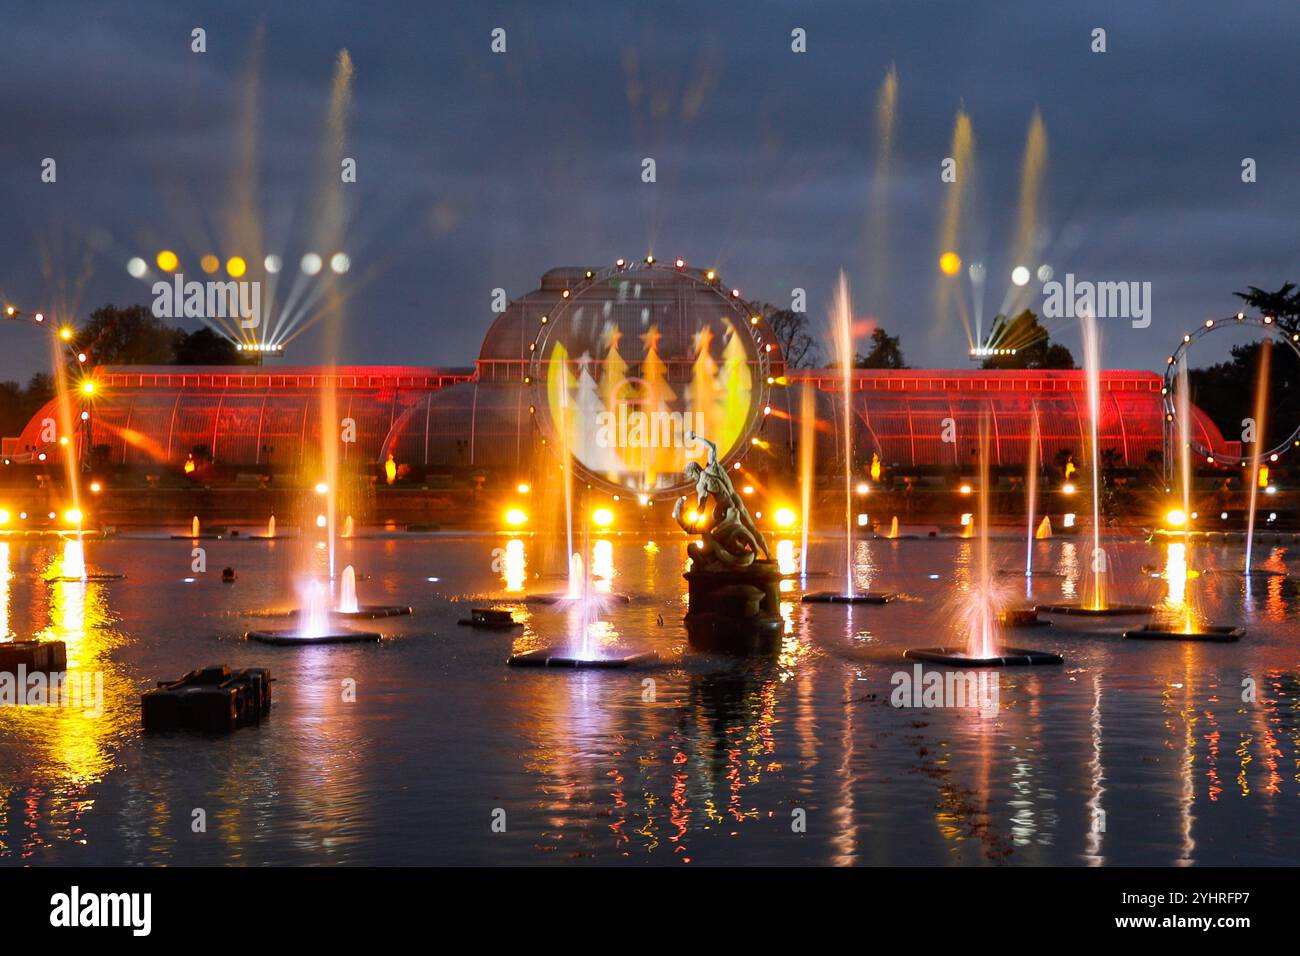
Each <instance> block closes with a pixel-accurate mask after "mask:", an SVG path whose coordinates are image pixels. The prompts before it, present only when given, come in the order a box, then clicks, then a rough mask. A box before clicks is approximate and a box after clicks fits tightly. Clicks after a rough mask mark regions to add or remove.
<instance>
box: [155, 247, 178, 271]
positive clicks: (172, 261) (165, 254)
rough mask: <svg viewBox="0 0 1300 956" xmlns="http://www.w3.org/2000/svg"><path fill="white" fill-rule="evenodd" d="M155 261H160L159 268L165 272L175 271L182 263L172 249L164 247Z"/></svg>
mask: <svg viewBox="0 0 1300 956" xmlns="http://www.w3.org/2000/svg"><path fill="white" fill-rule="evenodd" d="M154 261H155V262H156V263H158V268H159V269H161V270H162V271H163V272H175V271H176V267H177V266H178V265H180V259H178V258H177V256H176V253H174V252H172V251H171V250H170V249H163V250H162V251H161V252H159V253H158V255H157V256H156V257H154Z"/></svg>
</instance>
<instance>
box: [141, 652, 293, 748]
mask: <svg viewBox="0 0 1300 956" xmlns="http://www.w3.org/2000/svg"><path fill="white" fill-rule="evenodd" d="M270 713H271V672H270V671H269V670H267V669H266V668H265V667H250V668H248V669H247V670H241V671H235V672H233V673H232V672H231V670H230V668H229V667H227V666H226V665H225V664H218V665H215V666H212V667H203V668H200V669H198V670H194V671H190V672H189V673H188V674H186V675H185V676H184V677H182V678H180V679H179V680H175V681H159V682H158V686H157V687H156V688H154V689H153V690H147V691H145V692H144V693H143V694H141V695H140V718H141V723H143V725H144V729H145V730H146V731H158V730H199V731H203V732H206V733H230V732H231V731H232V730H237V729H238V728H240V727H249V726H254V725H257V724H260V723H261V722H262V718H264V717H266V716H267V715H268V714H270Z"/></svg>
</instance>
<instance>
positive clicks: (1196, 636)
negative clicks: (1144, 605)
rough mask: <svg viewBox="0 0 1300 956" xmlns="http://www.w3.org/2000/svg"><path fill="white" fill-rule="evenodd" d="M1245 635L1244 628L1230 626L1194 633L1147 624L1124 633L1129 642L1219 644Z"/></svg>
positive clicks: (1200, 630)
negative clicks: (1206, 642) (1209, 642)
mask: <svg viewBox="0 0 1300 956" xmlns="http://www.w3.org/2000/svg"><path fill="white" fill-rule="evenodd" d="M1245 634H1246V629H1245V628H1244V627H1233V626H1232V625H1230V624H1223V625H1210V626H1209V627H1200V628H1197V629H1196V630H1195V631H1171V630H1168V629H1166V628H1163V627H1161V626H1159V625H1157V624H1148V625H1146V626H1145V627H1138V628H1134V629H1133V630H1131V631H1125V632H1124V636H1125V637H1126V638H1128V639H1129V640H1130V641H1215V642H1217V643H1220V644H1228V643H1231V642H1233V641H1238V640H1240V639H1241V638H1242V637H1244V636H1245Z"/></svg>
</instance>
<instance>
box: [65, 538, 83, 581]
mask: <svg viewBox="0 0 1300 956" xmlns="http://www.w3.org/2000/svg"><path fill="white" fill-rule="evenodd" d="M60 570H61V571H62V572H63V574H62V577H63V580H65V581H85V580H86V552H85V547H84V546H83V544H82V542H80V541H77V540H68V541H65V542H63V564H62V567H61V568H60Z"/></svg>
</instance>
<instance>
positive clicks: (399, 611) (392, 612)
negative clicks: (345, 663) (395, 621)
mask: <svg viewBox="0 0 1300 956" xmlns="http://www.w3.org/2000/svg"><path fill="white" fill-rule="evenodd" d="M410 613H411V609H410V608H409V607H403V606H402V605H400V604H359V605H357V609H356V610H355V611H330V612H329V615H330V617H332V618H339V619H341V620H358V621H372V620H374V619H375V618H377V617H402V616H403V615H406V614H410ZM299 614H301V611H294V612H293V613H292V615H291V616H292V617H297V616H298V615H299Z"/></svg>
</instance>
